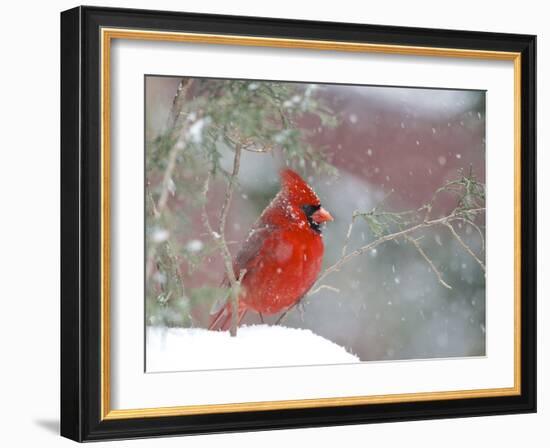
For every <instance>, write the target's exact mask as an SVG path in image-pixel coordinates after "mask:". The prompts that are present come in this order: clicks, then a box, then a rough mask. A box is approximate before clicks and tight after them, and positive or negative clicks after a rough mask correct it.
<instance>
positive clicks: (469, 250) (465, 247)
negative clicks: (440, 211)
mask: <svg viewBox="0 0 550 448" xmlns="http://www.w3.org/2000/svg"><path fill="white" fill-rule="evenodd" d="M445 226H446V227H447V228H448V229H449V230H450V231H451V233H452V234H453V236H454V237H455V238H456V240H457V241H458V242H459V243H460V245H461V246H462V247H463V248H464V249H465V250H466V252H468V253H469V254H470V255H471V256H472V257H473V258H474V260H475V261H477V263H478V264H479V265H480V266H481V269H483V272H485V265H484V264H483V262H482V261H481V260H480V259H479V258H478V257H477V255H476V254H475V253H474V251H473V250H472V249H470V246H468V245H467V244H466V243H465V242H464V240H463V239H462V238H461V237H460V235H459V234H458V233H456V230H455V229H454V227H453V226H452V225H451V224H450V223H448V222H447V223H445Z"/></svg>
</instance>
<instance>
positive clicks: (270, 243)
mask: <svg viewBox="0 0 550 448" xmlns="http://www.w3.org/2000/svg"><path fill="white" fill-rule="evenodd" d="M325 221H332V216H331V215H330V213H329V212H327V211H326V210H325V209H324V208H323V207H321V201H320V200H319V198H318V197H317V195H316V194H315V192H314V191H313V189H312V188H311V187H310V186H309V185H308V184H307V183H306V182H305V181H304V180H303V179H302V178H301V177H300V176H299V175H298V174H297V173H295V172H294V171H292V170H290V169H285V170H283V171H282V172H281V191H279V193H278V194H277V196H275V198H274V199H273V200H272V201H271V203H270V204H269V205H268V206H267V208H266V209H265V210H264V211H263V213H262V214H261V216H260V218H259V219H258V221H257V222H256V223H255V224H254V226H253V227H252V229H251V230H250V233H249V234H248V237H247V239H246V241H245V242H244V244H243V245H242V247H241V249H240V250H239V252H238V253H237V257H236V258H235V260H234V262H233V270H234V272H235V276H236V277H238V276H239V273H240V272H241V271H242V270H243V269H245V270H246V273H245V275H244V277H243V279H242V283H241V292H240V294H239V316H238V322H240V321H241V320H242V318H243V317H244V315H245V313H246V312H247V311H248V310H252V311H255V312H257V313H262V315H269V314H275V313H278V312H281V311H284V310H286V309H288V308H289V307H290V306H292V305H294V304H295V303H296V302H298V301H299V300H300V299H301V298H302V297H303V296H304V295H305V294H306V292H307V291H308V290H309V289H310V288H311V287H312V285H313V283H315V280H316V279H317V276H318V275H319V272H320V270H321V265H322V262H323V252H324V245H323V237H322V236H321V224H322V223H324V222H325ZM224 284H225V285H228V284H229V282H228V281H227V278H226V279H225V280H224ZM211 314H212V320H211V323H210V326H209V329H211V330H227V329H228V328H229V327H230V325H231V303H230V301H229V300H227V299H225V300H224V301H222V303H220V304H219V305H218V306H216V305H215V306H214V309H213V310H212V312H211Z"/></svg>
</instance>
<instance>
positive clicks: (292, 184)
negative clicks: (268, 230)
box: [280, 168, 321, 206]
mask: <svg viewBox="0 0 550 448" xmlns="http://www.w3.org/2000/svg"><path fill="white" fill-rule="evenodd" d="M280 175H281V186H282V187H283V188H282V189H283V191H284V192H285V193H286V196H287V197H288V198H289V199H291V200H292V201H293V202H294V203H295V204H296V205H298V206H302V205H320V204H321V201H320V200H319V198H318V197H317V195H316V194H315V192H314V191H313V188H311V187H310V186H309V185H308V184H307V182H306V181H305V180H304V179H302V178H301V177H300V175H299V174H298V173H296V172H295V171H293V170H291V169H290V168H285V169H283V170H281V173H280Z"/></svg>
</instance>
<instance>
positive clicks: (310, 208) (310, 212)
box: [302, 204, 321, 218]
mask: <svg viewBox="0 0 550 448" xmlns="http://www.w3.org/2000/svg"><path fill="white" fill-rule="evenodd" d="M320 208H321V204H319V205H304V206H302V210H303V211H304V213H305V214H306V216H307V217H308V218H309V217H311V215H313V214H314V213H315V212H316V211H317V210H319V209H320Z"/></svg>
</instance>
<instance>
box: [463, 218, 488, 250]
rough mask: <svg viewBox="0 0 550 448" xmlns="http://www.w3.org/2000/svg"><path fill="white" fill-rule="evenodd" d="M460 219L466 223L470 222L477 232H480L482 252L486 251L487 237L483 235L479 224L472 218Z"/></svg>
mask: <svg viewBox="0 0 550 448" xmlns="http://www.w3.org/2000/svg"><path fill="white" fill-rule="evenodd" d="M458 219H460V220H461V221H463V222H465V223H466V224H469V225H470V226H472V227H473V228H474V229H475V230H476V231H477V233H478V234H479V239H480V242H481V252H484V251H485V237H484V236H483V232H482V231H481V229H480V228H479V226H478V225H477V224H476V223H475V222H473V221H472V220H471V219H468V218H458Z"/></svg>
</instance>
